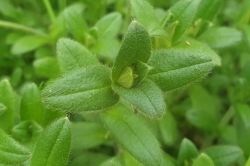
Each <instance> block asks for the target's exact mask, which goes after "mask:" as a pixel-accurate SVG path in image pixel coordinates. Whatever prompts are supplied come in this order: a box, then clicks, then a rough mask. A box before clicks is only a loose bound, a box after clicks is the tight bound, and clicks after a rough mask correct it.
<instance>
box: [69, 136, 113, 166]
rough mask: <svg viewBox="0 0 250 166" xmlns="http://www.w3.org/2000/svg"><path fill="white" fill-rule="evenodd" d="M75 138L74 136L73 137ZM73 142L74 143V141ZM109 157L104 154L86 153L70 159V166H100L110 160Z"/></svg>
mask: <svg viewBox="0 0 250 166" xmlns="http://www.w3.org/2000/svg"><path fill="white" fill-rule="evenodd" d="M73 137H74V135H73ZM72 142H73V141H72ZM108 159H109V156H108V155H105V154H103V153H96V152H90V151H85V152H81V153H79V154H77V155H76V156H74V157H73V159H70V163H69V164H67V165H69V166H80V165H81V166H85V165H86V166H100V164H102V163H103V162H104V161H106V160H108Z"/></svg>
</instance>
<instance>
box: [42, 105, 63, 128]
mask: <svg viewBox="0 0 250 166" xmlns="http://www.w3.org/2000/svg"><path fill="white" fill-rule="evenodd" d="M65 114H66V113H65V112H59V111H55V110H53V109H47V108H44V115H43V116H44V119H43V126H48V125H50V124H51V123H52V122H54V121H55V119H59V118H62V117H64V116H65Z"/></svg>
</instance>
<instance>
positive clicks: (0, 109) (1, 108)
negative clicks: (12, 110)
mask: <svg viewBox="0 0 250 166" xmlns="http://www.w3.org/2000/svg"><path fill="white" fill-rule="evenodd" d="M6 110H7V108H6V106H5V105H4V104H3V103H0V116H1V115H2V114H3V113H4V111H6Z"/></svg>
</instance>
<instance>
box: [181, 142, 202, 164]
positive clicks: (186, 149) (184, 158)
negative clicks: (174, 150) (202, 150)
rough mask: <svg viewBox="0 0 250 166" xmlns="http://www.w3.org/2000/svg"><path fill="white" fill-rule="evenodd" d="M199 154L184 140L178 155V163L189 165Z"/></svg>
mask: <svg viewBox="0 0 250 166" xmlns="http://www.w3.org/2000/svg"><path fill="white" fill-rule="evenodd" d="M198 154H199V152H198V150H197V148H196V147H195V145H194V144H193V143H192V142H191V141H189V140H188V139H187V138H184V139H183V140H182V142H181V147H180V150H179V153H178V163H179V165H184V163H187V162H188V163H191V161H192V160H193V159H195V158H196V157H197V156H198Z"/></svg>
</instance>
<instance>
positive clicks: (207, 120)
mask: <svg viewBox="0 0 250 166" xmlns="http://www.w3.org/2000/svg"><path fill="white" fill-rule="evenodd" d="M189 94H190V99H191V102H192V109H190V110H189V111H188V112H187V119H188V121H189V122H190V123H191V124H193V125H194V126H196V127H197V128H201V129H204V130H214V129H215V128H216V127H217V125H218V123H219V113H218V112H219V108H220V106H219V104H218V102H219V101H218V99H216V97H215V96H212V95H211V94H209V93H208V92H207V90H206V89H205V88H203V87H202V86H199V85H194V86H191V87H190V91H189ZM204 101H206V102H204Z"/></svg>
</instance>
